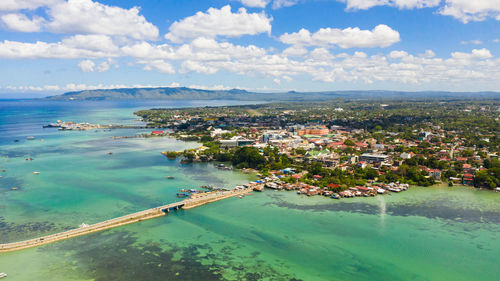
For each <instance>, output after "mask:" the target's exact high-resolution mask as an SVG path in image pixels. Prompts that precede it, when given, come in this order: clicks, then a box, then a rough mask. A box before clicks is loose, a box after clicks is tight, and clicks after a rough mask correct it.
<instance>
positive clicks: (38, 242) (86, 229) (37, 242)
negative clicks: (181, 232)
mask: <svg viewBox="0 0 500 281" xmlns="http://www.w3.org/2000/svg"><path fill="white" fill-rule="evenodd" d="M250 192H252V189H251V188H245V189H237V190H230V191H221V192H216V193H211V194H207V195H200V196H198V197H196V198H189V199H185V200H182V201H179V202H175V203H171V204H168V205H163V206H159V207H156V208H151V209H148V210H144V211H140V212H137V213H133V214H128V215H125V216H121V217H118V218H114V219H110V220H107V221H103V222H99V223H95V224H92V225H88V226H81V227H79V228H75V229H71V230H68V231H64V232H59V233H55V234H51V235H47V236H43V237H39V238H34V239H29V240H25V241H20V242H13V243H7V244H0V253H4V252H12V251H18V250H22V249H27V248H33V247H38V246H42V245H46V244H49V243H53V242H57V241H61V240H65V239H69V238H73V237H77V236H82V235H86V234H90V233H94V232H98V231H103V230H106V229H111V228H115V227H119V226H122V225H127V224H131V223H136V222H140V221H143V220H148V219H154V218H157V217H161V216H164V215H166V214H168V213H170V212H171V211H176V210H179V209H192V208H196V207H199V206H202V205H205V204H208V203H212V202H215V201H219V200H223V199H226V198H230V197H234V196H240V195H245V194H248V193H250Z"/></svg>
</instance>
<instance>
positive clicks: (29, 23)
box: [0, 14, 45, 32]
mask: <svg viewBox="0 0 500 281" xmlns="http://www.w3.org/2000/svg"><path fill="white" fill-rule="evenodd" d="M0 21H1V22H2V23H3V24H4V25H5V26H6V27H7V29H9V30H12V31H20V32H37V31H40V30H41V28H42V25H43V23H44V22H45V20H44V19H43V18H41V17H33V18H32V19H29V18H28V17H27V16H26V15H24V14H6V15H3V16H1V17H0Z"/></svg>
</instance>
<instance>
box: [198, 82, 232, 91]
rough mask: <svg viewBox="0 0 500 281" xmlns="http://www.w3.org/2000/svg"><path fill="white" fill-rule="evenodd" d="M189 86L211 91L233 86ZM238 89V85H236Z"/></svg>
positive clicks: (228, 88)
mask: <svg viewBox="0 0 500 281" xmlns="http://www.w3.org/2000/svg"><path fill="white" fill-rule="evenodd" d="M188 87H189V88H192V89H199V90H212V91H222V90H231V89H234V87H228V86H224V85H220V84H219V85H213V86H203V85H189V86H188ZM236 88H238V89H239V87H236Z"/></svg>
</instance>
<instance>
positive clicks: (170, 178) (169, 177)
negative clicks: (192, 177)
mask: <svg viewBox="0 0 500 281" xmlns="http://www.w3.org/2000/svg"><path fill="white" fill-rule="evenodd" d="M167 179H169V180H173V179H175V178H174V177H172V176H168V177H167Z"/></svg>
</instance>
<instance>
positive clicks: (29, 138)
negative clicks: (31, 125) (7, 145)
mask: <svg viewBox="0 0 500 281" xmlns="http://www.w3.org/2000/svg"><path fill="white" fill-rule="evenodd" d="M26 139H27V140H34V139H35V137H34V136H29V137H26Z"/></svg>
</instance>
